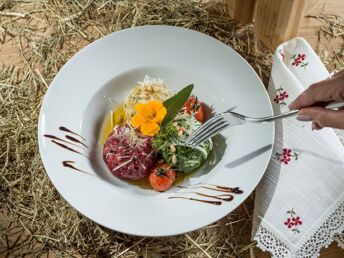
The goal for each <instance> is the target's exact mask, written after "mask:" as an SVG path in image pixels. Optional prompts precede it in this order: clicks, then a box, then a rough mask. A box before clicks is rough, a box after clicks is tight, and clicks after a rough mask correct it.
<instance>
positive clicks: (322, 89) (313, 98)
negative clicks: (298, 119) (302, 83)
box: [288, 78, 337, 109]
mask: <svg viewBox="0 0 344 258" xmlns="http://www.w3.org/2000/svg"><path fill="white" fill-rule="evenodd" d="M336 84H337V83H336V80H335V79H334V78H331V79H327V80H323V81H320V82H317V83H314V84H312V85H311V86H309V88H308V89H306V90H305V91H304V92H303V93H301V94H300V95H299V96H298V97H297V98H296V99H295V100H294V101H293V102H292V103H290V105H289V106H288V107H289V109H300V108H303V107H308V106H311V105H313V104H315V103H317V102H326V101H330V100H332V95H333V92H332V91H333V90H334V89H333V88H334V86H335V85H336Z"/></svg>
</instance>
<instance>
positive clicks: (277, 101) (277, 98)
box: [274, 95, 280, 104]
mask: <svg viewBox="0 0 344 258" xmlns="http://www.w3.org/2000/svg"><path fill="white" fill-rule="evenodd" d="M274 101H275V102H276V104H278V103H279V101H280V98H279V96H278V95H276V97H275V98H274Z"/></svg>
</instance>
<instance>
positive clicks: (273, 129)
mask: <svg viewBox="0 0 344 258" xmlns="http://www.w3.org/2000/svg"><path fill="white" fill-rule="evenodd" d="M146 28H164V29H175V30H184V31H186V32H188V33H190V32H191V33H196V34H198V35H200V36H202V37H207V38H211V39H212V40H215V41H217V42H218V43H220V44H222V45H223V46H226V47H227V48H228V49H229V50H230V51H231V52H232V53H233V54H234V55H236V56H238V57H239V58H240V59H241V61H244V63H246V65H247V66H248V67H249V69H251V70H252V72H253V74H254V75H255V77H256V78H257V81H259V84H260V86H261V87H262V90H263V92H264V95H265V96H264V97H265V98H266V99H267V102H268V103H267V104H268V108H269V113H270V114H271V115H273V114H274V111H273V107H272V103H271V99H270V97H269V94H268V91H267V88H265V86H264V83H263V82H262V80H261V78H260V77H259V76H258V74H257V72H256V71H255V70H254V69H253V67H252V66H251V65H250V64H249V63H248V62H247V61H246V59H245V58H243V57H242V56H241V55H240V54H239V53H238V52H237V51H235V50H234V49H233V48H232V47H231V46H229V45H227V44H225V43H224V42H222V41H220V40H219V39H217V38H215V37H213V36H210V35H208V34H205V33H203V32H200V31H197V30H193V29H189V28H184V27H178V26H170V25H142V26H136V27H132V28H125V29H122V30H119V31H114V32H112V33H110V34H108V35H106V36H104V37H101V38H99V39H97V40H95V41H93V42H91V43H90V44H88V45H87V46H85V47H83V48H82V49H80V50H79V51H77V52H76V53H75V54H74V55H73V56H71V57H70V58H69V59H68V61H67V62H65V63H64V64H63V66H62V67H61V68H60V70H59V71H58V72H57V74H56V75H55V77H54V79H53V80H52V81H51V83H50V84H49V87H48V89H47V91H46V93H45V94H44V98H43V101H42V102H41V107H40V113H39V118H38V123H37V134H38V135H37V136H38V138H37V141H38V147H39V154H40V158H41V161H42V163H43V166H44V170H45V173H46V174H47V176H48V178H49V180H50V182H51V183H52V185H53V186H54V188H55V190H56V191H57V192H58V194H59V195H60V197H62V198H63V199H64V200H65V201H66V203H67V204H68V205H70V206H71V207H72V208H73V209H74V210H76V211H77V212H78V213H80V214H81V215H83V216H84V217H86V218H88V219H90V220H91V221H93V222H95V223H97V224H99V225H101V226H102V227H104V228H107V229H110V230H113V231H116V232H120V233H124V234H128V235H131V236H140V237H168V236H178V235H182V234H186V233H189V232H193V231H195V230H199V229H201V228H204V227H206V226H208V225H210V224H213V223H215V222H217V221H219V220H221V219H223V218H224V217H226V216H227V215H228V214H230V213H231V212H233V211H234V210H235V209H237V208H238V207H239V206H240V205H242V204H243V203H244V202H245V201H246V200H247V198H249V197H250V196H251V194H252V193H253V192H254V191H255V189H256V188H257V186H258V184H259V183H260V181H261V180H262V178H263V176H264V175H265V173H266V170H267V168H268V165H269V163H270V160H271V157H272V153H273V146H274V140H275V133H276V130H275V129H276V125H275V122H272V126H271V132H272V133H271V141H270V142H271V148H270V149H269V155H268V156H269V158H268V159H266V161H265V164H264V166H263V167H264V172H262V173H261V176H260V178H259V180H257V183H255V184H254V185H255V186H254V188H253V189H252V191H249V194H248V195H247V197H246V198H243V199H242V200H241V201H240V202H239V203H237V204H235V205H233V208H232V209H231V211H229V212H226V213H224V214H223V216H219V217H218V218H217V219H215V220H212V221H209V222H207V223H205V224H204V225H203V226H201V227H195V228H193V229H189V230H184V231H182V232H179V233H175V234H168V233H167V234H149V235H146V234H140V233H132V232H126V231H123V230H118V229H113V228H111V227H108V226H107V225H104V224H103V223H102V222H100V221H98V220H96V219H94V218H91V217H90V216H88V215H87V214H84V213H83V212H81V211H80V210H79V209H77V208H75V207H74V205H72V204H71V203H70V202H69V201H68V200H67V199H66V198H65V197H64V196H63V194H62V193H61V192H60V190H58V188H57V187H56V185H55V183H54V182H53V180H52V179H51V176H50V175H49V173H48V168H47V167H48V164H47V163H46V162H45V161H44V158H43V154H42V153H43V152H42V150H43V146H42V141H43V136H42V132H41V123H42V115H43V113H44V112H43V107H44V106H46V105H47V103H46V101H47V98H46V96H47V95H48V94H49V91H50V90H51V85H52V84H53V83H54V82H55V81H56V78H57V77H58V76H59V75H60V74H61V71H62V70H64V69H66V68H65V67H66V65H68V64H69V63H70V61H71V60H72V59H74V58H76V57H77V56H79V55H81V54H82V53H83V52H84V51H87V49H88V48H91V47H92V46H93V45H95V44H97V42H99V41H101V40H104V39H106V38H110V37H111V36H113V35H114V34H116V35H118V34H121V33H123V32H126V31H135V30H140V29H146ZM270 114H269V115H270Z"/></svg>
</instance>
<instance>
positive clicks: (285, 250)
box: [254, 202, 344, 258]
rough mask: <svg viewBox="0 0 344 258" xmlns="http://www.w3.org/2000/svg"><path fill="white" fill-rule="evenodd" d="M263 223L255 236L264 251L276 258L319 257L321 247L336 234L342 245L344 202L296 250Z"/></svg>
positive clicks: (325, 245) (329, 241)
mask: <svg viewBox="0 0 344 258" xmlns="http://www.w3.org/2000/svg"><path fill="white" fill-rule="evenodd" d="M263 223H264V222H262V224H261V225H260V226H259V228H258V230H257V233H256V235H255V237H254V240H256V241H257V247H259V248H260V249H262V250H263V251H269V252H270V253H272V255H273V257H275V258H282V257H292V258H304V257H318V256H319V253H320V249H321V248H323V247H327V246H328V245H329V244H331V242H332V241H333V240H334V236H336V240H337V239H339V241H338V240H337V242H338V243H339V245H340V246H342V244H343V242H344V241H343V240H344V237H343V236H340V235H338V234H340V233H342V232H343V230H344V202H341V203H340V205H339V206H337V208H336V209H334V210H333V212H331V213H330V214H329V215H328V217H327V219H326V220H325V222H323V223H322V224H321V226H320V227H318V228H317V230H316V231H315V232H314V233H312V235H311V237H307V239H308V240H306V241H305V242H304V243H303V244H302V245H301V246H299V247H298V248H297V249H296V250H293V248H292V247H291V246H290V245H289V244H287V243H284V242H282V241H281V240H280V239H279V238H277V237H276V236H275V235H274V234H273V233H272V232H271V231H269V230H268V229H267V226H263ZM342 241H343V242H342Z"/></svg>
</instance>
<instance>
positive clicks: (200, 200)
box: [168, 196, 222, 205]
mask: <svg viewBox="0 0 344 258" xmlns="http://www.w3.org/2000/svg"><path fill="white" fill-rule="evenodd" d="M168 199H185V200H190V201H197V202H204V203H208V204H213V205H221V204H222V202H220V201H208V200H202V199H196V198H191V197H184V196H172V197H168Z"/></svg>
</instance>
